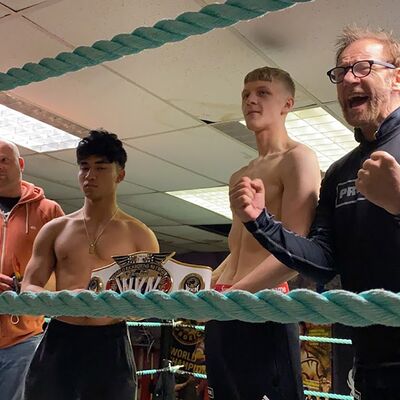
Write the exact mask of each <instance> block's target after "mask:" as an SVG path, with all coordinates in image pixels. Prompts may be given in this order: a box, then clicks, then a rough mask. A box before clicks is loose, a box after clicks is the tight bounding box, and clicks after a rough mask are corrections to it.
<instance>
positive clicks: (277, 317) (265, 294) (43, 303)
mask: <svg viewBox="0 0 400 400" xmlns="http://www.w3.org/2000/svg"><path fill="white" fill-rule="evenodd" d="M0 314H13V315H24V314H28V315H48V316H57V315H68V316H90V317H105V316H109V317H116V318H123V317H129V316H135V317H141V318H159V319H177V318H186V319H194V320H204V319H216V320H232V319H236V320H241V321H248V322H262V321H275V322H283V323H289V322H299V321H308V322H313V323H316V324H328V323H331V322H340V323H342V324H345V325H349V326H367V325H372V324H382V325H387V326H400V296H399V295H398V294H395V293H392V292H388V291H385V290H381V289H374V290H369V291H366V292H363V293H360V294H355V293H352V292H346V291H344V290H332V291H328V292H325V293H322V294H318V293H315V292H312V291H310V290H306V289H298V290H293V291H291V292H290V293H289V294H283V293H280V292H278V291H275V290H264V291H261V292H258V293H256V294H252V293H249V292H245V291H241V290H236V291H231V292H227V293H218V292H216V291H214V290H203V291H200V292H199V293H197V294H193V293H190V292H188V291H184V290H180V291H176V292H172V293H171V294H166V293H163V292H160V291H151V292H148V293H146V294H141V293H140V292H137V291H133V290H130V291H127V292H123V293H121V294H118V293H116V292H112V291H105V292H102V293H100V294H95V293H93V292H90V291H82V292H80V293H76V292H68V291H61V292H41V293H30V292H27V293H22V294H20V295H17V294H16V293H14V292H11V291H9V292H3V293H2V294H1V295H0Z"/></svg>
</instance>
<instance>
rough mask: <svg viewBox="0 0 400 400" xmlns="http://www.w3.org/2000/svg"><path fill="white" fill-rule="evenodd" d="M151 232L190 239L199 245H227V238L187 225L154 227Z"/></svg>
mask: <svg viewBox="0 0 400 400" xmlns="http://www.w3.org/2000/svg"><path fill="white" fill-rule="evenodd" d="M153 230H154V231H155V232H157V234H159V233H162V234H164V235H170V236H175V237H180V238H190V240H192V241H194V242H200V243H212V242H213V243H214V242H217V243H218V242H220V243H225V244H226V243H227V239H228V238H227V237H226V236H223V235H217V234H216V233H212V232H208V231H205V230H203V229H199V228H194V227H192V226H187V225H178V226H154V227H153Z"/></svg>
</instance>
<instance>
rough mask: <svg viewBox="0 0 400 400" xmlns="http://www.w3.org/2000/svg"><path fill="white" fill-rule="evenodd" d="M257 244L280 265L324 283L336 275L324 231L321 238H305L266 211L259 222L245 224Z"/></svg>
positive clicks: (319, 233)
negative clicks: (288, 228)
mask: <svg viewBox="0 0 400 400" xmlns="http://www.w3.org/2000/svg"><path fill="white" fill-rule="evenodd" d="M245 226H246V228H247V230H248V231H249V232H250V233H251V234H252V235H253V236H254V237H255V239H257V241H258V242H259V243H260V244H261V245H262V246H263V247H264V248H265V249H267V250H268V251H269V252H270V253H271V254H273V255H274V256H275V258H277V259H278V260H279V261H280V262H282V263H283V264H284V265H286V266H287V267H288V268H291V269H293V270H295V271H297V272H300V273H302V274H304V275H306V276H309V277H310V278H312V279H314V280H315V281H317V282H320V283H326V282H327V281H329V280H330V279H332V278H333V276H335V274H336V272H335V270H334V266H333V258H332V254H331V252H332V249H331V248H330V246H329V243H328V242H325V241H324V240H323V230H321V229H319V230H318V235H320V236H321V238H320V240H319V239H318V238H312V237H311V238H305V237H302V236H299V235H296V234H295V233H293V232H290V231H288V230H286V229H285V228H284V227H283V226H282V224H281V223H280V222H276V221H275V220H274V219H273V218H272V217H271V216H270V215H269V214H268V213H267V212H265V211H263V212H262V213H261V214H260V215H259V217H258V218H257V219H256V220H255V221H251V222H247V223H246V224H245Z"/></svg>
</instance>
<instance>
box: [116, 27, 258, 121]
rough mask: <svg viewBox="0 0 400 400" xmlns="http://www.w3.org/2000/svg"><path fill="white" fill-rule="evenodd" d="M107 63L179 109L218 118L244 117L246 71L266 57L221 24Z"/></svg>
mask: <svg viewBox="0 0 400 400" xmlns="http://www.w3.org/2000/svg"><path fill="white" fill-rule="evenodd" d="M160 60H162V61H161V62H162V67H161V68H160ZM109 65H110V67H111V68H113V69H115V70H116V71H118V72H119V73H121V74H122V75H124V76H126V77H129V78H130V79H132V80H134V81H135V82H137V83H139V84H140V85H142V86H144V87H146V88H147V89H149V90H150V91H152V92H156V93H158V94H159V95H160V96H161V97H162V98H164V99H166V100H168V101H169V102H171V103H173V104H175V105H176V106H177V107H179V108H180V109H183V110H186V111H187V112H189V113H190V114H192V115H195V116H197V117H198V118H201V119H205V120H209V121H214V122H215V121H227V120H228V121H229V120H233V119H238V118H241V115H242V114H241V105H240V103H241V98H240V93H241V90H242V86H243V78H244V75H245V74H246V73H247V72H249V71H250V70H252V69H254V68H257V67H259V66H261V65H264V61H263V60H262V59H261V58H260V57H259V56H257V54H255V53H254V52H253V51H252V50H251V49H250V48H249V47H247V46H245V45H244V44H243V43H241V41H239V40H238V39H237V38H236V37H234V36H233V35H232V34H231V33H230V32H229V31H228V30H226V29H223V30H221V29H220V30H215V31H212V32H209V33H207V34H205V35H201V36H192V37H190V38H189V39H187V40H185V41H183V42H179V43H174V44H172V45H167V46H164V47H161V48H159V49H157V51H156V52H155V51H148V52H144V53H141V54H138V56H136V57H132V58H129V57H125V58H123V59H120V60H117V61H114V62H112V63H110V64H109Z"/></svg>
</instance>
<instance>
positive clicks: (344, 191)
mask: <svg viewBox="0 0 400 400" xmlns="http://www.w3.org/2000/svg"><path fill="white" fill-rule="evenodd" d="M360 200H365V197H364V196H363V195H362V194H361V193H360V192H359V191H357V189H356V180H355V179H351V180H349V181H346V182H342V183H339V184H338V185H337V186H336V208H338V207H341V206H345V205H347V204H353V203H356V202H357V201H360Z"/></svg>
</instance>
